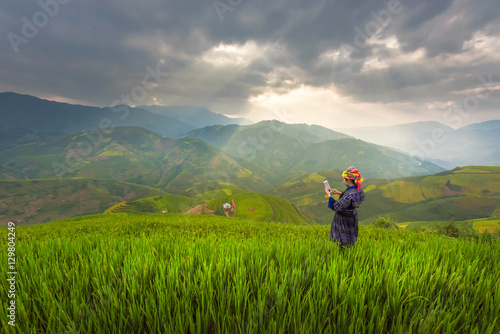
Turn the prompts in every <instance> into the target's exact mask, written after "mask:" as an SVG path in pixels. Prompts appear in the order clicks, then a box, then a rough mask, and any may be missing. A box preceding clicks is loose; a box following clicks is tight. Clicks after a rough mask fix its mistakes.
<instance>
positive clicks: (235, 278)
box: [0, 213, 500, 334]
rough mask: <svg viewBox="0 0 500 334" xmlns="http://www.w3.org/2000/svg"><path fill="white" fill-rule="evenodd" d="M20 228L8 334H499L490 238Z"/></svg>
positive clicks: (118, 226)
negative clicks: (352, 240) (345, 240)
mask: <svg viewBox="0 0 500 334" xmlns="http://www.w3.org/2000/svg"><path fill="white" fill-rule="evenodd" d="M6 232H8V231H7V230H6V229H4V231H3V233H4V235H6ZM15 232H16V241H15V243H16V250H15V251H16V253H15V254H16V257H17V258H18V259H19V261H16V264H15V266H16V267H15V269H16V271H17V272H18V273H29V275H21V274H18V275H16V285H17V289H16V297H15V305H16V309H15V311H16V327H15V329H16V331H15V332H16V333H35V332H43V333H98V334H99V333H113V332H117V333H142V332H147V333H258V332H263V333H370V332H373V333H443V334H451V333H498V332H499V331H500V317H499V314H500V302H499V300H498V296H500V283H499V282H500V262H499V261H498V258H499V257H500V243H499V242H498V241H492V242H476V241H470V240H460V239H453V238H451V239H449V238H443V237H440V236H437V235H426V234H423V233H415V232H412V231H386V230H383V229H375V228H373V227H368V226H360V233H359V238H358V240H357V242H356V245H355V246H354V247H353V248H352V249H347V250H340V249H339V248H338V247H337V246H336V245H335V243H333V242H332V241H330V240H328V238H329V227H328V226H318V225H307V226H303V225H291V224H289V225H284V224H269V223H264V222H255V221H251V220H246V219H242V218H238V217H233V218H226V217H218V216H206V215H199V216H189V215H183V214H168V215H167V214H164V215H162V214H158V215H132V214H124V213H118V214H112V215H94V216H87V217H79V218H72V219H67V220H64V221H58V222H50V223H47V224H40V225H35V226H26V227H15ZM21 259H22V260H21ZM8 291H9V282H8V281H7V280H6V279H3V280H1V282H0V298H1V299H2V300H9V297H8V296H7V293H8ZM367 305H369V307H368V306H367ZM7 312H8V310H7V307H2V308H1V310H0V326H1V328H2V330H5V333H10V332H14V331H10V330H9V331H7V330H6V328H11V327H9V326H8V325H7V321H9V319H8V318H7Z"/></svg>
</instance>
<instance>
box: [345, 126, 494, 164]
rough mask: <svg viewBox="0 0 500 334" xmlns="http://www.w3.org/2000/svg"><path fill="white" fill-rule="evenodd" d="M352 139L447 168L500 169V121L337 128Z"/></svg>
mask: <svg viewBox="0 0 500 334" xmlns="http://www.w3.org/2000/svg"><path fill="white" fill-rule="evenodd" d="M337 131H341V132H343V133H346V134H349V135H351V136H353V137H355V138H358V139H361V140H364V141H368V142H371V143H374V144H378V145H383V146H388V147H391V148H394V149H398V150H401V151H403V152H406V153H407V154H414V155H417V156H421V157H423V159H425V160H429V161H432V162H434V163H436V164H438V165H440V166H442V167H445V168H447V169H449V168H454V167H457V166H463V165H470V164H475V165H490V166H500V145H498V143H499V142H500V120H492V121H487V122H483V123H476V124H471V125H467V126H464V127H461V128H459V129H453V128H451V127H449V126H446V125H444V124H441V123H439V122H416V123H409V124H401V125H394V126H387V127H381V126H378V127H362V128H355V129H354V128H351V129H337Z"/></svg>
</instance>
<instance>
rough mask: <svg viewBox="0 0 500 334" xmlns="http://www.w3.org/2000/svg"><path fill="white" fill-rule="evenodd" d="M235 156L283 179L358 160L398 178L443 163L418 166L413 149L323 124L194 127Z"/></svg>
mask: <svg viewBox="0 0 500 334" xmlns="http://www.w3.org/2000/svg"><path fill="white" fill-rule="evenodd" d="M189 134H190V136H193V137H196V138H199V139H201V140H203V141H205V142H207V143H210V144H211V145H214V146H216V147H218V148H220V149H221V150H222V151H224V152H226V153H227V154H228V155H230V156H232V157H237V158H241V159H245V160H248V161H250V162H252V163H254V164H257V165H259V166H261V167H263V168H264V169H265V170H267V171H269V172H271V173H272V174H273V175H275V176H277V182H278V183H275V184H279V183H282V182H283V180H284V179H287V178H289V177H290V174H294V173H296V172H300V171H304V172H306V173H314V172H316V171H319V170H325V169H345V168H347V167H349V166H351V165H356V166H357V167H358V168H360V169H362V170H364V173H365V176H366V178H395V177H403V176H411V175H425V174H433V173H437V172H441V171H443V168H441V167H439V166H437V165H435V164H433V163H430V162H427V161H419V164H420V165H419V166H417V167H415V166H413V165H412V164H411V163H410V161H413V160H410V157H409V156H408V155H407V154H403V153H399V152H396V151H394V150H391V149H388V148H386V147H382V146H378V145H374V144H370V143H367V142H364V141H361V140H357V139H353V138H352V137H349V136H346V135H344V134H342V133H339V132H335V131H332V130H329V129H326V128H323V127H321V126H308V125H305V124H285V123H281V122H278V121H263V122H260V123H257V124H253V125H249V126H237V125H228V126H220V125H219V126H211V127H205V128H202V129H197V130H194V131H192V132H190V133H189Z"/></svg>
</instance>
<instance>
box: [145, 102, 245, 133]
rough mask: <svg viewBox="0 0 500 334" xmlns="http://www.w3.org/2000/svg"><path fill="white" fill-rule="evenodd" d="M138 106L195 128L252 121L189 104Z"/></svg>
mask: <svg viewBox="0 0 500 334" xmlns="http://www.w3.org/2000/svg"><path fill="white" fill-rule="evenodd" d="M138 108H141V109H144V110H147V111H150V112H153V113H155V114H160V115H164V116H168V117H172V118H175V119H178V120H180V121H182V122H184V123H187V124H190V125H191V126H193V127H195V128H202V127H205V126H210V125H229V124H239V125H249V124H252V123H253V122H252V121H250V120H248V119H245V118H240V117H237V118H230V117H227V116H225V115H221V114H218V113H215V112H213V111H210V110H208V109H207V108H201V107H190V106H139V107H138Z"/></svg>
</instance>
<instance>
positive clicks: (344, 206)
mask: <svg viewBox="0 0 500 334" xmlns="http://www.w3.org/2000/svg"><path fill="white" fill-rule="evenodd" d="M364 200H365V192H364V191H363V189H360V190H359V191H358V189H357V187H356V186H352V187H349V188H347V189H346V190H345V191H344V192H343V193H342V194H341V195H340V198H339V199H338V200H334V199H333V197H331V196H330V198H329V200H328V207H329V208H330V209H332V210H333V211H335V212H336V213H338V214H339V215H341V216H347V217H353V216H354V215H356V214H357V212H356V208H357V207H359V205H360V204H361V202H363V201H364Z"/></svg>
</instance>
